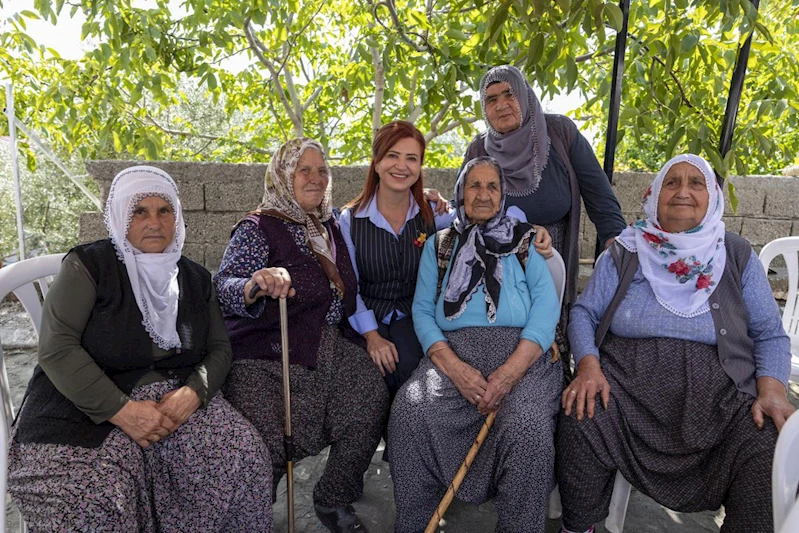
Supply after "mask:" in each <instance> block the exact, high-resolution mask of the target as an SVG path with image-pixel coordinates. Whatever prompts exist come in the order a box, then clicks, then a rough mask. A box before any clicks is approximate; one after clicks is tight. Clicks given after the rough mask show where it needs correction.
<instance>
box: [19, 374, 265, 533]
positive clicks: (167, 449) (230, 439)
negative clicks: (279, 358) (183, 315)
mask: <svg viewBox="0 0 799 533" xmlns="http://www.w3.org/2000/svg"><path fill="white" fill-rule="evenodd" d="M178 385H179V384H178V383H177V382H176V381H169V382H167V381H162V382H158V383H152V384H149V385H144V386H141V387H137V388H136V389H134V390H133V393H132V394H131V397H132V398H133V399H134V400H154V401H157V400H158V399H159V398H160V397H161V396H163V395H164V394H166V393H167V392H169V391H170V390H172V389H174V388H176V387H177V386H178ZM14 433H15V432H14ZM14 433H12V439H11V443H10V447H9V457H8V460H9V469H8V470H9V472H8V490H9V492H10V493H11V497H12V499H13V501H14V503H15V504H16V505H17V506H18V507H19V508H20V510H21V511H22V515H23V517H24V519H25V521H26V523H27V524H28V527H29V530H30V531H32V532H38V531H92V532H100V531H119V532H126V533H128V532H135V531H138V532H148V533H149V532H156V531H159V532H178V531H209V532H211V531H214V532H217V531H230V532H233V531H259V532H271V531H272V501H271V490H272V471H271V467H270V460H269V452H268V451H267V449H266V446H265V445H264V443H263V441H262V440H261V437H260V436H259V435H258V432H257V431H256V430H255V428H254V427H253V426H252V425H251V424H250V423H249V422H247V420H245V419H244V417H243V416H241V415H240V414H239V413H238V412H237V411H236V410H234V409H233V407H231V405H230V404H229V403H228V402H227V401H226V400H225V399H223V398H222V395H221V394H217V395H216V397H214V398H213V399H212V400H211V401H210V402H209V403H208V406H207V407H205V408H203V407H200V408H199V409H197V411H195V412H194V414H192V415H191V417H189V419H188V420H187V421H186V422H185V423H184V424H183V425H181V426H180V427H179V428H178V429H177V431H175V432H174V433H172V434H171V435H169V436H167V437H165V438H164V439H163V440H161V441H159V442H158V443H156V444H153V445H150V446H149V447H147V448H142V447H140V446H139V445H138V444H136V443H135V442H134V441H133V440H132V439H131V438H130V437H128V436H127V435H126V434H125V433H124V432H123V431H122V430H120V429H119V428H117V429H114V431H112V432H111V434H110V435H109V436H108V438H106V440H105V441H104V442H103V444H102V445H101V446H100V447H99V448H82V447H77V446H67V445H61V444H28V443H26V444H20V443H19V442H17V441H16V439H15V438H14Z"/></svg>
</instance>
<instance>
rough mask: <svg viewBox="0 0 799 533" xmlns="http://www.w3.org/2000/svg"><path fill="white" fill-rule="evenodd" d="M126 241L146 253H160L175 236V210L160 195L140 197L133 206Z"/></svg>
mask: <svg viewBox="0 0 799 533" xmlns="http://www.w3.org/2000/svg"><path fill="white" fill-rule="evenodd" d="M127 238H128V241H130V244H132V245H133V246H134V247H135V248H137V249H138V250H140V251H142V252H144V253H146V254H160V253H162V252H163V251H164V250H166V247H167V246H169V245H170V244H171V243H172V240H173V239H174V238H175V210H174V209H173V208H172V205H171V204H170V203H169V202H167V201H166V200H164V199H163V198H161V197H160V196H147V197H146V198H142V199H141V200H140V201H139V203H137V204H136V206H135V207H134V208H133V218H132V219H131V221H130V227H128V234H127Z"/></svg>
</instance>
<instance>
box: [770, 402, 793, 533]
mask: <svg viewBox="0 0 799 533" xmlns="http://www.w3.org/2000/svg"><path fill="white" fill-rule="evenodd" d="M797 488H799V416H797V415H796V414H794V415H793V416H791V417H790V418H789V419H788V421H787V422H785V425H784V426H782V431H780V436H779V438H778V439H777V447H776V449H775V450H774V462H773V463H772V467H771V500H772V506H773V509H774V531H775V532H777V533H787V532H789V531H790V532H793V533H796V532H799V502H797V500H796V490H797Z"/></svg>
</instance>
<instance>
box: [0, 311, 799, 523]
mask: <svg viewBox="0 0 799 533" xmlns="http://www.w3.org/2000/svg"><path fill="white" fill-rule="evenodd" d="M0 339H2V345H3V349H4V352H5V354H4V355H5V357H4V359H5V364H6V370H7V372H8V377H9V383H10V386H11V392H12V398H13V401H14V405H15V406H19V404H20V402H21V400H22V396H23V394H24V392H25V387H26V385H27V382H28V380H29V379H30V376H31V373H32V372H33V367H34V366H35V364H36V349H35V347H36V337H35V335H34V333H33V331H32V328H31V326H30V322H29V321H28V319H27V315H26V314H25V313H24V311H23V310H22V308H21V306H19V305H18V304H13V305H11V304H7V303H6V304H2V305H0ZM790 386H791V391H790V394H789V395H790V399H791V402H792V403H793V404H794V405H795V406H797V407H799V384H796V383H791V384H790ZM381 456H382V449H378V450H377V451H376V452H375V454H374V456H373V457H372V463H371V465H370V466H369V470H368V472H367V473H366V477H365V479H366V486H365V490H364V496H363V497H362V498H361V499H360V500H359V501H358V502H356V503H355V508H356V510H357V512H358V514H359V516H360V517H361V518H362V520H363V521H364V522H365V524H366V526H367V527H368V528H369V530H370V531H371V533H391V532H392V531H393V527H394V514H395V512H394V488H393V484H392V482H391V475H390V472H389V469H388V464H387V463H384V462H383V461H382V460H381ZM326 460H327V450H325V451H323V452H322V453H321V454H320V455H318V456H316V457H309V458H306V459H304V460H302V461H300V462H299V463H297V464H296V465H295V471H294V480H295V481H294V494H295V520H296V531H297V532H298V533H306V532H308V533H316V532H319V533H325V531H326V530H325V529H324V527H323V526H322V525H321V524H320V523H319V521H318V520H317V518H316V516H315V515H314V512H313V502H312V501H311V494H312V492H313V485H314V483H315V482H316V480H318V479H319V476H320V475H321V472H322V470H323V469H324V465H325V461H326ZM274 513H275V531H276V532H278V533H279V532H284V531H286V530H287V517H286V481H285V479H283V480H282V481H281V483H280V485H279V487H278V494H277V503H276V504H275V507H274ZM6 517H7V520H6V524H7V525H6V531H7V532H15V533H16V532H17V531H19V522H18V515H17V512H16V510H14V509H13V506H10V505H9V506H8V508H7V512H6ZM723 517H724V512H723V510H718V511H707V512H702V513H690V514H685V513H675V512H673V511H670V510H668V509H666V508H664V507H662V506H660V505H658V504H657V503H655V502H653V501H652V500H651V499H650V498H648V497H646V496H644V495H642V494H640V493H639V492H637V491H636V490H635V489H633V491H632V495H631V497H630V504H629V507H628V509H627V517H626V522H625V527H624V531H625V532H627V533H705V532H718V530H719V526H720V524H721V521H722V520H723ZM495 526H496V513H495V511H494V507H493V505H492V504H491V502H488V503H486V504H483V505H480V506H473V505H469V504H465V503H462V502H458V501H455V502H454V503H453V504H452V506H451V507H450V509H449V511H448V512H447V514H446V517H445V521H444V522H442V523H441V524H440V527H439V532H440V533H491V532H493V531H494V528H495ZM559 527H560V520H548V521H547V529H546V532H547V533H557V532H558V531H559ZM597 533H606V532H605V529H604V527H603V526H602V525H599V526H598V527H597Z"/></svg>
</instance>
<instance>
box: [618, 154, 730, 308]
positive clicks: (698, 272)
mask: <svg viewBox="0 0 799 533" xmlns="http://www.w3.org/2000/svg"><path fill="white" fill-rule="evenodd" d="M677 163H688V164H691V165H693V166H695V167H696V168H698V169H699V171H700V172H702V175H704V177H705V184H706V185H707V191H708V195H709V202H708V208H707V213H705V216H704V217H703V218H702V221H701V222H700V223H699V225H698V226H696V227H695V228H691V229H689V230H688V231H683V232H680V233H669V232H667V231H665V230H664V229H663V228H662V227H661V226H660V222H659V221H658V197H659V196H660V190H661V187H662V186H663V179H664V178H665V177H666V174H668V172H669V169H671V167H673V166H674V165H676V164H677ZM641 206H642V207H643V209H644V213H645V214H646V217H645V218H643V219H639V220H636V221H635V222H633V223H632V224H630V226H628V227H627V228H626V229H625V230H624V231H622V232H621V235H619V236H618V237H616V240H617V241H619V243H620V244H621V245H622V246H624V247H625V248H626V249H627V250H629V251H631V252H634V253H637V254H638V261H639V262H640V264H641V271H642V272H643V274H644V277H645V278H646V279H647V281H649V285H650V286H651V287H652V291H653V292H654V293H655V297H656V298H657V301H658V303H660V305H662V306H663V307H664V308H665V309H667V310H669V311H670V312H672V313H674V314H675V315H677V316H681V317H684V318H691V317H694V316H697V315H701V314H702V313H705V312H707V311H708V310H709V307H708V303H707V301H708V298H710V295H711V294H712V293H713V291H714V290H716V287H718V283H719V281H720V280H721V276H722V275H723V274H724V266H725V264H726V262H727V249H726V247H725V245H724V233H725V227H724V221H723V220H722V216H723V215H724V197H723V195H722V192H721V187H720V186H719V184H718V182H717V181H716V175H715V173H714V172H713V168H712V167H711V166H710V163H708V162H707V161H706V160H705V159H703V158H701V157H699V156H698V155H693V154H684V155H678V156H676V157H673V158H672V159H670V160H669V161H668V163H666V164H665V165H664V166H663V168H662V169H661V170H660V172H658V175H657V177H655V181H653V182H652V185H650V186H649V188H648V189H647V190H646V192H645V193H644V198H643V201H642V203H641Z"/></svg>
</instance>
